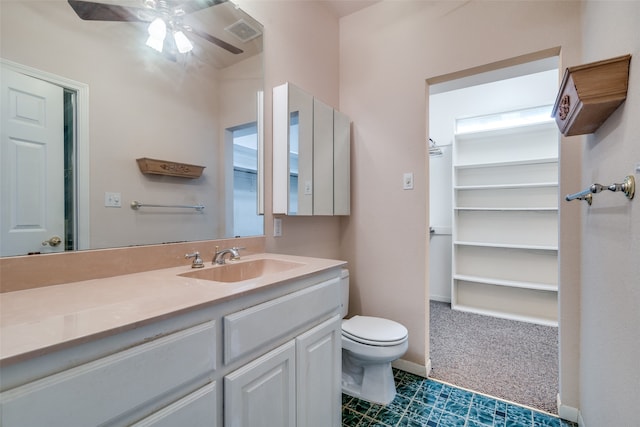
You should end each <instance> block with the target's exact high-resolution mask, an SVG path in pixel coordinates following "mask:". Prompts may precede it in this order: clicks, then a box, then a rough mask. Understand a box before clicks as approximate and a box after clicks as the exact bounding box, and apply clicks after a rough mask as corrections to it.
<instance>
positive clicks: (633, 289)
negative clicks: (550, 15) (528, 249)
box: [569, 1, 640, 427]
mask: <svg viewBox="0 0 640 427" xmlns="http://www.w3.org/2000/svg"><path fill="white" fill-rule="evenodd" d="M638 23H640V2H638V1H619V2H614V1H609V2H599V1H588V2H586V4H585V14H584V26H583V39H584V56H583V58H582V59H583V62H584V63H587V62H592V61H598V60H601V59H607V58H612V57H615V56H619V55H625V54H631V55H632V60H631V70H630V73H629V74H630V75H629V91H628V94H627V100H626V102H625V103H624V104H623V105H622V106H621V107H620V108H618V109H617V110H616V111H615V112H614V113H613V115H612V116H611V117H610V118H609V119H608V120H607V121H606V122H605V124H604V125H603V126H602V127H601V128H600V129H599V130H598V131H597V132H596V133H595V134H593V135H589V136H588V137H586V140H585V141H575V142H574V141H572V139H573V138H569V140H571V141H570V142H571V143H575V144H577V145H580V146H581V147H582V148H583V149H584V159H585V162H584V169H583V174H582V187H586V186H587V185H589V184H591V183H593V182H599V183H601V184H606V185H608V184H611V183H612V182H621V181H622V179H623V178H624V177H625V176H626V175H635V179H636V182H637V183H640V171H635V169H636V167H638V165H639V164H640V141H639V138H638V135H639V134H640V121H638V118H639V117H640V63H639V62H638V61H640V33H638V28H639V27H638ZM581 205H582V206H580V209H581V211H582V212H583V224H582V227H583V228H582V236H583V237H582V239H583V246H582V265H581V267H582V271H583V274H582V289H581V296H582V298H581V301H580V312H581V330H580V335H581V337H582V339H581V346H580V354H581V360H580V410H581V413H582V418H583V420H584V425H585V426H588V427H593V426H605V425H607V426H609V425H610V426H614V425H615V426H627V425H636V424H637V423H638V414H637V412H638V405H639V404H640V311H639V310H638V309H639V308H640V262H639V260H640V200H639V199H638V189H637V188H636V196H635V199H634V200H633V201H631V202H629V201H628V200H627V199H626V198H625V197H624V195H622V194H621V193H617V194H613V193H609V192H606V193H603V194H598V195H596V196H595V197H594V199H593V205H592V206H591V207H587V206H586V204H584V203H583V204H581Z"/></svg>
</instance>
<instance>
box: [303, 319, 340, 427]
mask: <svg viewBox="0 0 640 427" xmlns="http://www.w3.org/2000/svg"><path fill="white" fill-rule="evenodd" d="M341 338H342V330H341V318H340V316H339V315H336V316H334V317H332V318H331V319H329V320H327V321H325V322H323V323H321V324H319V325H318V326H316V327H314V328H312V329H310V330H309V331H307V332H305V333H304V334H302V335H300V336H299V337H297V338H296V383H297V390H298V393H297V399H298V415H297V417H298V424H297V425H298V427H331V426H333V427H339V426H340V425H341V422H342V421H341V414H342V413H341V408H340V406H341V405H342V385H341V383H340V372H342V368H341V366H342V345H341Z"/></svg>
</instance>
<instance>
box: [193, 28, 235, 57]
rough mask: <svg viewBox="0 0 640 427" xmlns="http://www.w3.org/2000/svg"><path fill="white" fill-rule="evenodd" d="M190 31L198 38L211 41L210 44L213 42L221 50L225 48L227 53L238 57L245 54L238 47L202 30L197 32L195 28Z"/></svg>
mask: <svg viewBox="0 0 640 427" xmlns="http://www.w3.org/2000/svg"><path fill="white" fill-rule="evenodd" d="M190 31H191V32H192V33H193V34H195V35H197V36H198V37H201V38H203V39H205V40H207V41H209V42H211V43H213V44H215V45H217V46H219V47H221V48H223V49H225V50H227V51H229V52H231V53H233V54H234V55H238V54H240V53H242V52H244V50H242V49H240V48H238V47H235V46H234V45H232V44H229V43H227V42H226V41H224V40H220V39H219V38H217V37H214V36H212V35H210V34H207V33H205V32H202V31H200V30H196V29H195V28H191V29H190Z"/></svg>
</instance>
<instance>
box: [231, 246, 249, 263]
mask: <svg viewBox="0 0 640 427" xmlns="http://www.w3.org/2000/svg"><path fill="white" fill-rule="evenodd" d="M245 249H246V248H239V247H237V246H234V247H232V248H231V255H232V258H231V259H232V260H234V261H236V260H239V259H240V251H241V250H245Z"/></svg>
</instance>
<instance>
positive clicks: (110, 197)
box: [104, 191, 122, 208]
mask: <svg viewBox="0 0 640 427" xmlns="http://www.w3.org/2000/svg"><path fill="white" fill-rule="evenodd" d="M104 205H105V207H107V208H121V207H122V195H121V194H120V193H112V192H109V191H107V192H105V193H104Z"/></svg>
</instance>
